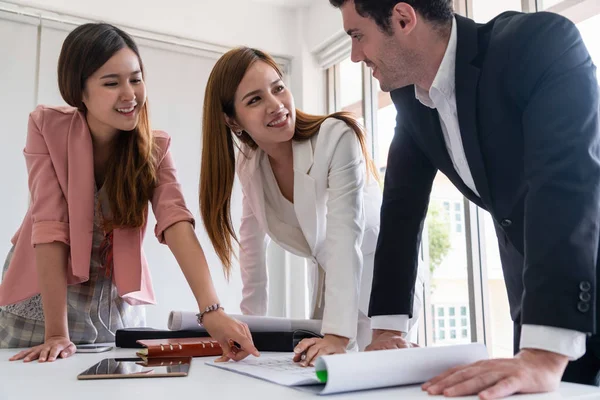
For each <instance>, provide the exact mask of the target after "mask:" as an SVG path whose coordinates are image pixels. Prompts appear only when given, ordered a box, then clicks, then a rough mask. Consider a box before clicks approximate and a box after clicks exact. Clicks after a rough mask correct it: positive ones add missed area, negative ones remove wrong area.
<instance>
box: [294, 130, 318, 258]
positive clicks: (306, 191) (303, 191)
mask: <svg viewBox="0 0 600 400" xmlns="http://www.w3.org/2000/svg"><path fill="white" fill-rule="evenodd" d="M292 148H293V154H294V209H295V210H296V216H297V217H298V222H299V223H300V228H301V229H302V232H303V233H304V237H305V238H306V242H307V243H308V245H309V247H310V248H311V250H312V251H313V253H314V251H315V247H316V244H317V236H318V232H317V188H316V186H315V180H314V179H313V178H312V177H311V176H309V175H308V173H309V172H310V168H311V167H312V165H313V149H312V142H311V140H303V141H298V140H294V141H292Z"/></svg>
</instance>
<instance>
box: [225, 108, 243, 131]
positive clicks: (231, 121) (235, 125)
mask: <svg viewBox="0 0 600 400" xmlns="http://www.w3.org/2000/svg"><path fill="white" fill-rule="evenodd" d="M223 118H225V124H226V125H227V126H228V127H229V129H231V130H232V131H233V133H237V132H241V131H243V130H244V129H243V128H242V127H241V126H240V125H239V124H238V123H237V121H236V120H235V118H232V117H230V116H229V115H227V114H225V113H223Z"/></svg>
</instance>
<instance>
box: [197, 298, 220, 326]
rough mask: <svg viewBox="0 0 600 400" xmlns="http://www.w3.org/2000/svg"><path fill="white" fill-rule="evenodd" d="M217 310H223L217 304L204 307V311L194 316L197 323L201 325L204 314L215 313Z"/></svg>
mask: <svg viewBox="0 0 600 400" xmlns="http://www.w3.org/2000/svg"><path fill="white" fill-rule="evenodd" d="M219 309H221V310H225V309H224V308H223V307H221V305H220V304H219V303H215V304H212V305H210V306H208V307H206V308H205V309H204V311H202V312H200V313H198V314H196V317H197V318H198V323H199V324H202V319H203V318H204V315H205V314H207V313H209V312H211V311H217V310H219Z"/></svg>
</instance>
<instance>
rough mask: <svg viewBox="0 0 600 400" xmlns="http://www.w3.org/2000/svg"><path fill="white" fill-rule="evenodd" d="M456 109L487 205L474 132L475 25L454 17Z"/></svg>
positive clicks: (477, 185) (475, 81)
mask: <svg viewBox="0 0 600 400" xmlns="http://www.w3.org/2000/svg"><path fill="white" fill-rule="evenodd" d="M456 23H457V36H458V37H457V40H458V42H457V46H456V72H455V75H456V78H455V79H456V108H457V112H458V122H459V126H460V133H461V137H462V142H463V147H464V150H465V155H466V157H467V162H468V164H469V169H470V170H471V175H472V176H473V181H474V182H475V187H476V188H477V191H478V192H479V195H480V197H481V201H482V202H483V204H485V205H487V206H488V207H489V206H491V197H490V191H489V187H488V181H487V176H486V172H485V166H484V163H483V157H482V154H481V147H480V143H479V135H478V132H477V87H478V84H479V74H480V70H479V68H478V67H477V66H475V65H473V60H474V59H475V58H476V56H477V53H478V44H477V40H478V36H477V25H476V24H475V22H473V21H471V20H469V19H467V18H463V17H461V16H459V15H457V16H456Z"/></svg>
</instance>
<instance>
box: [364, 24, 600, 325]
mask: <svg viewBox="0 0 600 400" xmlns="http://www.w3.org/2000/svg"><path fill="white" fill-rule="evenodd" d="M456 22H457V40H458V43H457V53H456V102H457V110H458V120H459V124H460V132H461V136H462V141H463V146H464V150H465V154H466V158H467V161H468V164H469V167H470V170H471V173H472V175H473V180H474V182H475V186H476V188H477V191H478V192H479V194H480V196H481V197H477V196H476V195H475V194H474V193H473V192H472V191H471V190H470V189H469V188H467V187H466V186H465V184H464V183H463V181H462V180H461V179H460V177H459V176H458V174H457V172H456V170H455V169H454V167H453V165H452V162H451V160H450V157H449V155H448V151H447V149H446V146H445V143H444V139H443V134H442V131H441V127H440V122H439V115H438V112H437V111H436V110H433V109H430V108H428V107H426V106H424V105H422V104H421V103H420V102H419V101H418V100H417V99H416V98H415V91H414V86H409V87H404V88H401V89H397V90H395V91H393V92H392V99H393V101H394V104H395V105H396V109H397V111H398V117H397V125H396V132H395V136H394V139H393V141H392V144H391V147H390V151H389V158H388V165H387V170H386V177H385V186H384V195H383V205H382V209H381V231H380V234H379V239H378V244H377V251H376V255H375V271H374V278H373V290H372V294H371V304H370V310H369V314H370V315H371V316H373V315H391V314H408V315H410V314H411V310H412V299H413V293H414V282H415V278H416V274H417V262H418V248H419V244H420V239H421V238H420V236H421V230H422V227H423V222H424V218H425V215H426V211H427V205H428V200H429V195H430V191H431V186H432V182H433V179H434V176H435V174H436V172H437V170H440V171H442V172H443V173H444V174H445V175H447V176H448V178H449V179H450V180H451V181H452V182H453V183H454V185H455V186H456V187H457V188H458V189H459V190H460V191H461V192H462V193H463V194H464V195H465V196H466V197H467V198H468V199H469V200H471V201H472V202H474V203H475V204H477V205H478V206H480V207H482V208H484V209H486V210H488V211H489V212H490V213H491V215H492V218H493V220H494V223H495V227H496V232H497V234H498V241H499V247H500V257H501V259H502V267H503V270H504V276H505V280H506V286H507V289H508V297H509V302H510V308H511V315H512V318H513V320H515V321H517V322H520V323H522V324H535V325H545V326H553V327H562V328H566V329H572V330H577V331H581V332H590V333H595V332H596V310H597V307H596V288H597V278H596V265H597V263H598V249H599V224H600V140H599V139H600V131H599V119H598V118H599V117H598V83H597V80H596V75H595V73H596V72H595V67H594V65H593V63H592V60H591V58H590V56H589V54H588V52H587V50H586V48H585V46H584V44H583V42H582V39H581V37H580V35H579V32H578V30H577V29H576V27H575V26H574V25H573V24H572V23H571V22H570V21H569V20H567V19H565V18H563V17H561V16H559V15H556V14H552V13H544V12H542V13H535V14H521V13H514V12H510V13H504V14H501V15H500V16H498V17H497V18H495V19H494V20H492V21H490V22H489V23H487V24H485V25H480V24H476V23H475V22H473V21H472V20H469V19H466V18H463V17H461V16H458V15H457V16H456Z"/></svg>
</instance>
